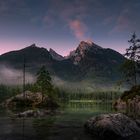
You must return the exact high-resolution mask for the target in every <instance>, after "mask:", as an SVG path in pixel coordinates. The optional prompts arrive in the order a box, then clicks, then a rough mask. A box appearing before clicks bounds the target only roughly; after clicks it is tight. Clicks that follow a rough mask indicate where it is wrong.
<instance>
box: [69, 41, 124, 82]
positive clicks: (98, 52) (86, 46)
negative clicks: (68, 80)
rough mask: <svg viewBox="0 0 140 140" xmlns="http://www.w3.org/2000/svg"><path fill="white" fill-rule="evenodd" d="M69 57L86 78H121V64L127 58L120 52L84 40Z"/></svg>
mask: <svg viewBox="0 0 140 140" xmlns="http://www.w3.org/2000/svg"><path fill="white" fill-rule="evenodd" d="M69 59H70V60H71V61H72V62H73V64H74V65H77V66H78V67H79V69H80V75H81V76H83V77H84V78H90V77H93V78H97V79H98V78H99V79H100V78H108V79H111V80H113V79H114V80H115V79H119V77H120V72H119V68H120V65H121V64H122V63H123V62H124V60H125V58H124V56H123V55H121V54H120V53H118V52H116V51H114V50H112V49H110V48H107V49H106V48H102V47H100V46H98V45H96V44H94V43H93V42H89V41H82V42H80V44H79V46H78V47H77V48H76V50H75V51H73V52H72V53H70V55H69Z"/></svg>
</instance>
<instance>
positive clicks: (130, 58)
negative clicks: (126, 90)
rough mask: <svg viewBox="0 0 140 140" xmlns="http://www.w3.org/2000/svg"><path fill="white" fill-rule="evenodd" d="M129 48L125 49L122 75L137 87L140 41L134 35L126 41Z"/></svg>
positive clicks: (139, 70)
mask: <svg viewBox="0 0 140 140" xmlns="http://www.w3.org/2000/svg"><path fill="white" fill-rule="evenodd" d="M128 42H129V43H130V47H129V48H127V49H126V53H125V55H124V56H125V57H126V58H127V61H126V62H125V63H124V66H123V67H124V74H125V77H126V78H127V80H128V81H133V83H134V85H137V77H138V74H139V73H140V69H139V67H140V65H139V64H140V39H137V36H136V34H135V33H134V34H133V35H132V37H131V39H130V40H129V41H128Z"/></svg>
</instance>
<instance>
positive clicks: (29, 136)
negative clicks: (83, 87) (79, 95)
mask: <svg viewBox="0 0 140 140" xmlns="http://www.w3.org/2000/svg"><path fill="white" fill-rule="evenodd" d="M60 112H61V113H60V114H57V115H54V116H46V117H43V118H25V119H23V118H22V119H21V118H11V117H9V114H10V115H11V113H9V112H7V111H5V110H1V113H0V116H1V117H0V140H78V139H80V140H90V139H91V137H90V136H87V135H86V134H85V133H84V130H83V124H84V122H85V121H86V120H87V119H88V118H90V117H92V116H95V115H98V114H102V113H108V112H113V110H112V104H111V102H103V101H100V100H99V101H98V102H95V101H90V100H87V101H86V100H79V101H78V100H71V101H69V102H67V103H65V104H64V105H63V108H61V109H60Z"/></svg>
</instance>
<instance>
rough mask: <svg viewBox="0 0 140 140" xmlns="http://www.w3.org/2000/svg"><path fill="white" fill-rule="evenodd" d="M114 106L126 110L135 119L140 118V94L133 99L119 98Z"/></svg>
mask: <svg viewBox="0 0 140 140" xmlns="http://www.w3.org/2000/svg"><path fill="white" fill-rule="evenodd" d="M113 106H114V108H115V109H116V110H119V111H121V110H122V111H123V112H125V113H126V114H127V115H128V116H131V117H133V118H135V119H137V118H140V96H139V95H136V96H135V97H133V98H132V99H128V100H127V101H124V100H122V99H118V100H117V101H116V102H115V103H114V105H113Z"/></svg>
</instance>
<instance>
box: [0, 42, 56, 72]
mask: <svg viewBox="0 0 140 140" xmlns="http://www.w3.org/2000/svg"><path fill="white" fill-rule="evenodd" d="M24 61H25V63H26V67H27V69H29V71H31V70H33V71H36V69H38V68H40V67H41V66H42V65H46V66H47V67H48V68H49V69H51V65H52V64H53V63H54V61H55V60H53V58H52V56H51V55H50V53H49V51H48V50H47V49H45V48H39V47H37V46H36V44H32V45H31V46H28V47H26V48H24V49H21V50H16V51H11V52H8V53H5V54H3V55H1V56H0V63H1V64H3V65H8V66H11V67H13V68H16V69H22V68H23V62H24Z"/></svg>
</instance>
